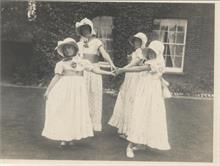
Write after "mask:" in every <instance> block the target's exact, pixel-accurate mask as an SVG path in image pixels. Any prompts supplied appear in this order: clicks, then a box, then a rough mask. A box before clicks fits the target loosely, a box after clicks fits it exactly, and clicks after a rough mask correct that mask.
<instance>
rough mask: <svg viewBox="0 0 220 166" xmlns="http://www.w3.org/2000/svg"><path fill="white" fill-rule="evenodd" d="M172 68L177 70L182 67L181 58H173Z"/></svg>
mask: <svg viewBox="0 0 220 166" xmlns="http://www.w3.org/2000/svg"><path fill="white" fill-rule="evenodd" d="M174 67H178V68H181V67H182V57H175V58H174Z"/></svg>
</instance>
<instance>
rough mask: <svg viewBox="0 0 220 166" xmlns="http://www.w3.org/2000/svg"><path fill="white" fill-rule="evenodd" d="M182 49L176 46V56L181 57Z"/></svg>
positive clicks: (182, 47)
mask: <svg viewBox="0 0 220 166" xmlns="http://www.w3.org/2000/svg"><path fill="white" fill-rule="evenodd" d="M183 49H184V46H176V55H179V56H182V55H183Z"/></svg>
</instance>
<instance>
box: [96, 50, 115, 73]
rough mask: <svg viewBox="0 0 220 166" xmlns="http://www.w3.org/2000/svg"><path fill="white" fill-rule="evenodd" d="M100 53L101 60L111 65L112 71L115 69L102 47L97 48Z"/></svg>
mask: <svg viewBox="0 0 220 166" xmlns="http://www.w3.org/2000/svg"><path fill="white" fill-rule="evenodd" d="M99 51H100V53H101V54H102V56H103V58H104V59H105V60H106V61H107V62H108V63H109V64H110V65H111V67H112V68H113V69H116V66H115V65H114V63H113V62H112V59H111V58H110V55H109V54H108V53H107V52H106V50H105V49H104V47H103V46H101V47H100V48H99Z"/></svg>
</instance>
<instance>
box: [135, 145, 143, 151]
mask: <svg viewBox="0 0 220 166" xmlns="http://www.w3.org/2000/svg"><path fill="white" fill-rule="evenodd" d="M132 149H133V150H134V151H137V150H146V147H145V146H144V145H135V146H134V147H132Z"/></svg>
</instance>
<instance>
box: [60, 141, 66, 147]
mask: <svg viewBox="0 0 220 166" xmlns="http://www.w3.org/2000/svg"><path fill="white" fill-rule="evenodd" d="M66 146H67V142H66V141H61V143H60V146H59V147H60V148H64V147H66Z"/></svg>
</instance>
